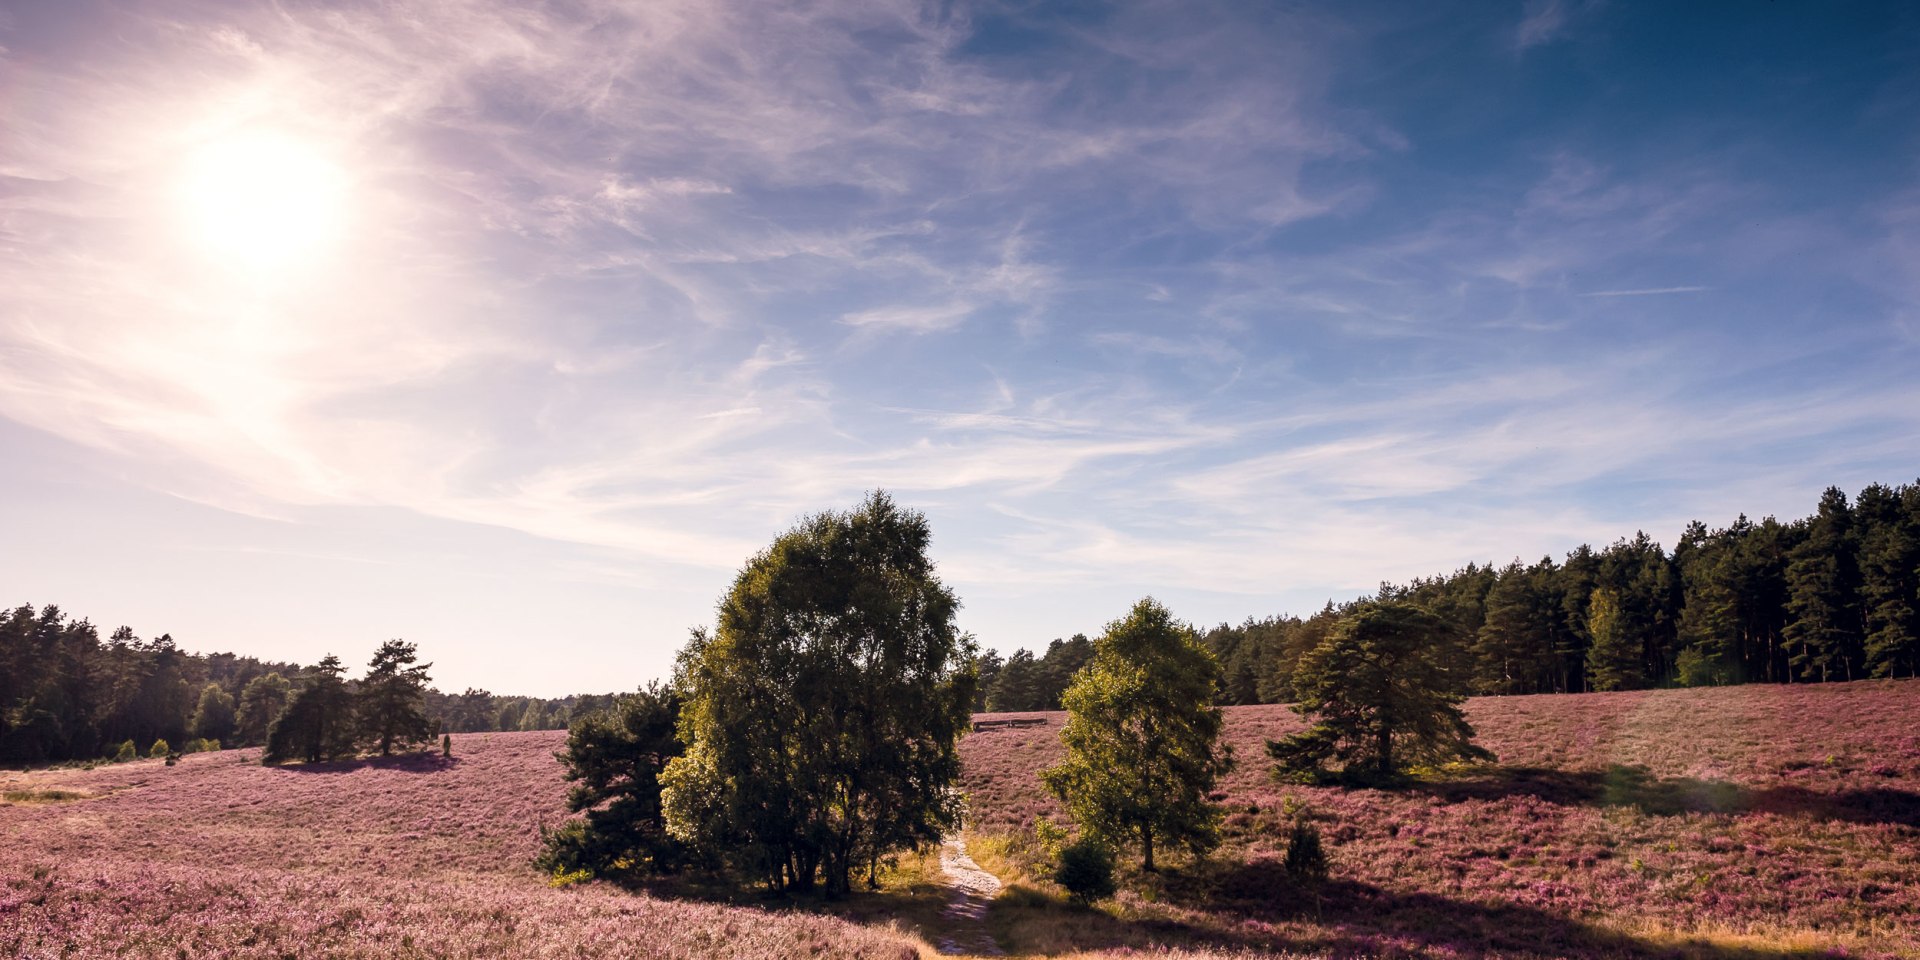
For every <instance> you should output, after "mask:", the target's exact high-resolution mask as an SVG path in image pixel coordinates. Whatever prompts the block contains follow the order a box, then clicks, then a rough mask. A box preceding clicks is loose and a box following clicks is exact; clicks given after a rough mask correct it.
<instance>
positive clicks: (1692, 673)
mask: <svg viewBox="0 0 1920 960" xmlns="http://www.w3.org/2000/svg"><path fill="white" fill-rule="evenodd" d="M1675 668H1676V670H1677V674H1678V676H1677V679H1678V680H1679V681H1680V685H1681V686H1683V687H1718V686H1724V685H1726V684H1728V683H1732V682H1733V678H1732V676H1731V675H1730V673H1729V672H1728V669H1727V666H1726V664H1725V663H1724V662H1722V661H1721V660H1720V659H1719V658H1717V657H1715V656H1713V655H1712V654H1711V653H1709V652H1708V651H1707V648H1705V647H1703V646H1693V647H1688V648H1686V649H1685V650H1682V651H1680V660H1679V662H1678V663H1676V664H1675Z"/></svg>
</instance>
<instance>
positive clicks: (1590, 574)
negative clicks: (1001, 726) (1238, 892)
mask: <svg viewBox="0 0 1920 960" xmlns="http://www.w3.org/2000/svg"><path fill="white" fill-rule="evenodd" d="M1376 600H1384V601H1392V600H1404V601H1408V602H1411V603H1413V604H1415V605H1416V606H1419V607H1423V608H1425V609H1427V610H1430V611H1432V612H1434V613H1436V614H1438V615H1440V616H1441V617H1442V618H1444V619H1445V620H1446V621H1447V622H1449V623H1450V624H1452V626H1453V628H1454V629H1455V630H1456V631H1458V634H1459V635H1460V636H1461V637H1462V638H1463V639H1464V640H1465V641H1466V642H1465V643H1463V644H1460V645H1458V646H1457V649H1458V650H1459V654H1458V656H1459V657H1460V658H1461V662H1457V663H1453V664H1449V668H1450V669H1453V670H1457V671H1461V672H1462V673H1463V674H1464V675H1466V676H1469V677H1472V678H1473V688H1474V690H1475V691H1477V692H1479V693H1483V694H1519V693H1569V692H1571V693H1579V692H1587V691H1600V690H1631V689H1637V688H1644V687H1659V686H1707V685H1717V684H1735V683H1793V682H1818V681H1823V680H1859V679H1866V678H1871V677H1912V676H1915V675H1920V484H1914V485H1904V486H1898V487H1889V486H1885V485H1882V484H1873V485H1870V486H1868V487H1867V488H1866V489H1864V490H1862V491H1860V494H1859V496H1857V497H1854V498H1852V499H1851V500H1849V499H1848V497H1847V495H1846V494H1845V493H1844V492H1843V491H1841V490H1840V489H1838V488H1829V489H1828V490H1827V491H1826V492H1825V493H1824V494H1823V495H1822V496H1821V498H1820V503H1819V505H1818V507H1817V508H1816V510H1815V512H1814V513H1813V514H1812V515H1811V516H1808V517H1804V518H1802V519H1799V520H1794V521H1791V522H1785V523H1783V522H1781V521H1779V520H1776V519H1774V518H1773V517H1767V518H1766V519H1764V520H1761V521H1759V522H1754V521H1752V520H1749V519H1748V518H1747V517H1746V516H1745V515H1742V516H1740V517H1739V518H1738V519H1737V520H1735V521H1734V522H1733V523H1732V524H1730V525H1728V526H1726V527H1723V528H1720V529H1708V528H1707V526H1706V525H1705V524H1703V523H1700V522H1698V521H1695V522H1694V523H1692V524H1690V525H1688V527H1687V529H1686V531H1685V532H1684V533H1682V534H1681V536H1680V542H1679V543H1678V544H1676V545H1675V546H1674V548H1673V549H1672V550H1671V551H1668V550H1666V549H1664V548H1663V547H1662V546H1661V545H1660V544H1659V543H1657V542H1655V541H1653V540H1652V539H1651V538H1649V537H1648V536H1647V535H1646V534H1645V533H1636V534H1634V535H1633V536H1632V537H1628V538H1622V539H1620V540H1617V541H1615V542H1614V543H1613V544H1612V545H1610V546H1607V547H1605V548H1602V549H1598V550H1596V549H1594V548H1593V547H1591V546H1587V545H1582V546H1580V547H1578V548H1576V549H1575V550H1573V551H1571V552H1570V553H1568V554H1567V555H1566V557H1565V559H1563V560H1558V561H1556V560H1554V559H1553V558H1552V557H1543V558H1541V559H1540V561H1539V562H1537V563H1533V564H1525V563H1521V562H1519V561H1518V560H1516V561H1514V562H1512V563H1509V564H1507V565H1506V566H1504V567H1496V566H1494V565H1492V564H1487V565H1484V566H1483V565H1479V564H1468V565H1467V566H1466V567H1463V568H1461V569H1459V570H1456V571H1454V572H1453V573H1451V574H1447V575H1442V576H1436V577H1431V578H1425V579H1417V580H1415V581H1413V582H1412V583H1408V584H1382V585H1381V587H1380V589H1379V591H1378V592H1377V593H1375V594H1373V595H1371V596H1367V597H1358V598H1355V599H1354V600H1352V601H1349V602H1347V603H1340V604H1336V603H1333V602H1331V601H1330V602H1329V603H1328V604H1327V606H1326V607H1325V608H1324V609H1322V610H1321V611H1319V612H1318V613H1315V614H1313V615H1312V616H1309V617H1304V618H1302V617H1295V616H1276V617H1268V618H1265V619H1253V618H1249V619H1248V620H1247V621H1246V622H1244V623H1241V624H1238V625H1232V624H1221V625H1219V626H1217V627H1214V628H1213V629H1211V630H1208V631H1206V632H1205V634H1203V636H1202V639H1203V641H1204V642H1205V643H1206V645H1207V646H1208V647H1209V648H1210V649H1212V651H1213V653H1214V657H1215V658H1216V659H1217V660H1218V661H1219V662H1220V665H1221V667H1222V671H1223V681H1222V682H1223V683H1224V689H1223V690H1222V691H1221V694H1222V697H1221V699H1222V702H1224V703H1230V704H1248V703H1287V702H1292V701H1294V700H1295V699H1296V697H1297V691H1296V690H1295V689H1294V682H1293V678H1294V671H1295V668H1296V666H1297V665H1298V664H1299V662H1300V658H1301V657H1302V656H1304V655H1305V654H1306V653H1307V651H1310V650H1312V649H1314V648H1315V647H1316V646H1318V645H1319V644H1320V642H1321V641H1322V640H1324V639H1325V638H1326V636H1327V633H1328V631H1330V630H1331V629H1332V628H1333V627H1334V625H1335V624H1337V623H1338V622H1339V621H1340V620H1341V618H1342V617H1344V616H1345V615H1346V614H1348V613H1349V612H1351V611H1352V610H1353V608H1354V607H1355V606H1356V605H1357V604H1360V603H1364V602H1367V601H1376ZM1090 655H1091V644H1090V643H1089V641H1087V639H1086V638H1085V637H1083V636H1075V637H1074V638H1072V639H1070V640H1055V641H1053V642H1052V643H1051V644H1050V645H1049V646H1048V648H1047V650H1046V652H1045V653H1043V654H1041V655H1038V656H1036V655H1035V654H1033V653H1032V652H1030V651H1027V650H1020V651H1017V652H1015V653H1014V654H1013V656H1011V657H1007V658H1005V659H1004V660H1002V659H1001V658H1000V656H999V654H998V653H996V652H991V651H990V652H988V653H987V654H986V655H985V656H984V657H983V658H982V661H981V663H980V680H981V684H980V688H981V692H980V694H979V697H978V699H977V701H976V706H977V707H978V708H980V709H983V710H995V711H1018V710H1057V709H1060V707H1061V695H1062V693H1063V692H1064V691H1065V690H1066V688H1067V685H1068V682H1069V680H1070V678H1071V677H1072V676H1073V674H1074V672H1075V671H1077V670H1078V669H1079V668H1080V667H1081V666H1082V665H1083V664H1085V662H1086V661H1087V659H1088V658H1089V657H1090Z"/></svg>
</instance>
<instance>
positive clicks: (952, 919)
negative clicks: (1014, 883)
mask: <svg viewBox="0 0 1920 960" xmlns="http://www.w3.org/2000/svg"><path fill="white" fill-rule="evenodd" d="M940 872H941V873H943V874H945V875H946V878H947V886H949V887H951V888H952V889H953V899H952V900H950V901H948V903H947V908H946V909H945V910H942V911H941V912H940V915H941V917H943V918H945V919H946V920H947V921H948V922H949V924H950V926H949V930H950V935H949V936H944V937H941V938H940V952H941V953H966V954H974V955H976V956H979V955H984V956H995V957H998V956H1004V955H1005V951H1003V950H1001V949H1000V945H999V944H997V943H995V942H993V934H991V933H988V932H987V907H988V905H989V904H991V903H992V902H993V898H994V897H996V896H998V895H999V894H1000V878H999V877H996V876H994V875H993V874H991V873H988V872H986V871H985V870H982V869H980V865H979V864H977V863H974V862H973V858H972V857H969V856H967V842H966V841H965V840H961V839H958V838H954V839H950V840H948V841H947V842H946V843H944V844H942V845H941V847H940Z"/></svg>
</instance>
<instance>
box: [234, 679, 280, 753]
mask: <svg viewBox="0 0 1920 960" xmlns="http://www.w3.org/2000/svg"><path fill="white" fill-rule="evenodd" d="M292 697H293V684H291V683H288V682H287V678H286V677H284V676H281V675H280V674H278V673H267V674H263V675H261V676H258V677H254V678H253V679H252V680H250V681H248V682H247V687H246V689H245V690H243V691H241V693H240V715H239V720H238V725H239V742H241V743H265V742H266V741H267V731H268V730H269V729H271V728H272V726H273V721H275V720H277V719H279V717H280V711H282V710H285V709H286V707H287V701H288V700H289V699H291V698H292Z"/></svg>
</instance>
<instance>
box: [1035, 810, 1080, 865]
mask: <svg viewBox="0 0 1920 960" xmlns="http://www.w3.org/2000/svg"><path fill="white" fill-rule="evenodd" d="M1033 838H1034V839H1035V840H1038V841H1040V850H1041V852H1043V853H1045V854H1046V855H1047V856H1049V857H1057V856H1059V855H1060V850H1061V848H1063V847H1065V846H1066V845H1067V844H1068V843H1069V842H1071V841H1072V840H1073V835H1072V834H1070V833H1068V832H1067V831H1066V829H1065V828H1064V827H1062V826H1060V825H1059V824H1057V823H1054V822H1053V818H1051V817H1048V816H1046V815H1045V814H1042V815H1039V816H1036V817H1034V818H1033Z"/></svg>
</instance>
